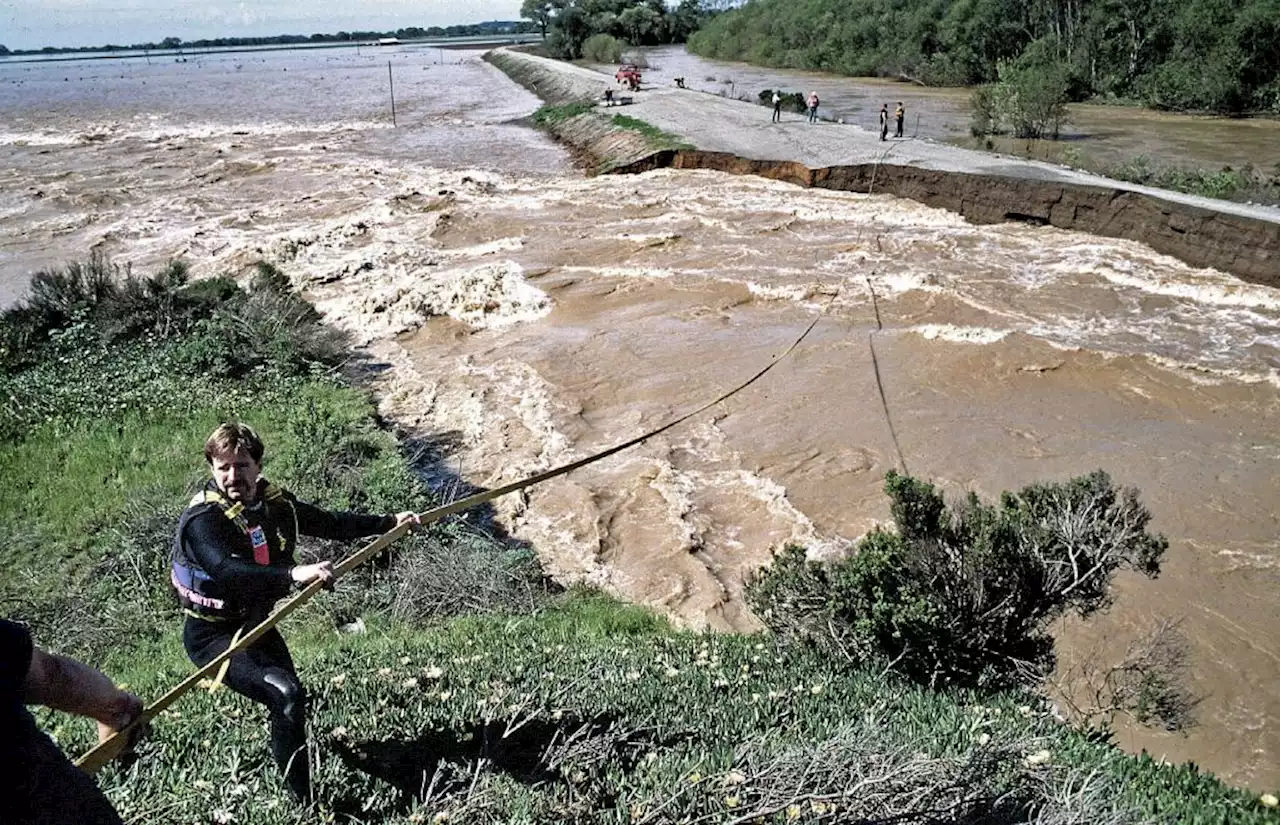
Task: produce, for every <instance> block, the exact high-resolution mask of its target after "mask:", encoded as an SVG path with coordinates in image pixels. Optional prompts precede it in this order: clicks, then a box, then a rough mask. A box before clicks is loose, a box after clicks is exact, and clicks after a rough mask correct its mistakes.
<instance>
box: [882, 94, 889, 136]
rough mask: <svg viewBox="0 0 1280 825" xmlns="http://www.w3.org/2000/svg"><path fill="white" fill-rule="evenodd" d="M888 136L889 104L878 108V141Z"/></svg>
mask: <svg viewBox="0 0 1280 825" xmlns="http://www.w3.org/2000/svg"><path fill="white" fill-rule="evenodd" d="M888 136H889V104H888V103H886V104H884V105H883V106H881V107H880V139H881V140H884V139H885V138H887V137H888Z"/></svg>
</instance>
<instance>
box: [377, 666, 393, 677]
mask: <svg viewBox="0 0 1280 825" xmlns="http://www.w3.org/2000/svg"><path fill="white" fill-rule="evenodd" d="M378 675H379V676H381V677H382V678H384V679H385V678H387V677H388V676H390V675H391V668H389V667H381V668H378Z"/></svg>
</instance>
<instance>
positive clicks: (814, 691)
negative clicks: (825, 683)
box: [809, 685, 823, 696]
mask: <svg viewBox="0 0 1280 825" xmlns="http://www.w3.org/2000/svg"><path fill="white" fill-rule="evenodd" d="M822 691H823V687H822V685H814V686H813V687H811V688H809V692H810V693H812V694H813V695H814V696H817V695H818V694H819V693H822Z"/></svg>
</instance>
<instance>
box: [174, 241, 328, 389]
mask: <svg viewBox="0 0 1280 825" xmlns="http://www.w3.org/2000/svg"><path fill="white" fill-rule="evenodd" d="M213 289H216V287H215V288H213ZM175 354H176V357H177V360H178V362H179V363H180V364H181V365H182V366H183V368H184V369H186V370H187V371H190V372H195V373H200V372H204V373H209V374H212V375H217V376H222V377H232V378H234V377H241V376H244V375H246V374H248V373H249V372H251V371H253V370H255V369H263V368H267V369H270V370H273V371H275V372H277V373H279V374H283V375H305V374H307V373H308V372H310V371H311V370H312V369H313V368H314V367H317V366H318V367H332V366H336V365H338V364H340V363H342V362H343V361H344V360H345V359H346V358H347V339H346V337H345V336H344V335H343V334H342V333H341V332H339V331H338V330H336V329H334V328H332V327H328V326H325V325H324V324H322V323H321V318H320V314H319V313H318V312H316V310H315V308H314V307H313V306H311V304H309V303H307V302H306V301H305V300H303V299H302V298H301V297H299V296H298V295H297V293H295V292H293V290H292V289H291V288H290V286H289V283H288V280H287V279H286V278H285V277H284V275H283V274H282V273H281V272H280V271H279V269H277V268H276V267H275V266H273V265H271V264H268V263H265V262H262V263H259V264H258V271H257V274H256V275H255V277H254V279H253V280H252V282H251V283H250V286H249V289H248V291H247V292H240V291H237V292H235V293H232V294H231V295H230V296H229V297H228V298H225V299H224V300H222V301H221V302H220V303H219V304H218V306H217V308H216V309H214V310H213V312H212V313H211V314H210V315H209V316H208V317H204V318H200V319H199V320H198V321H197V322H196V323H195V324H194V326H193V328H192V330H191V334H190V335H188V336H187V337H186V338H185V340H184V341H183V342H182V343H181V344H180V345H179V346H178V348H177V350H176V353H175Z"/></svg>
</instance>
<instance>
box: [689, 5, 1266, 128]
mask: <svg viewBox="0 0 1280 825" xmlns="http://www.w3.org/2000/svg"><path fill="white" fill-rule="evenodd" d="M689 48H690V50H691V51H693V52H694V53H696V54H699V55H702V56H704V57H711V58H719V59H724V60H743V61H747V62H750V63H756V64H761V65H765V66H781V67H788V68H796V69H807V70H815V71H826V72H836V73H839V74H846V75H879V76H890V77H901V78H903V79H908V80H913V81H918V82H921V83H924V84H927V85H953V86H954V85H971V84H979V83H989V82H993V81H996V80H998V79H999V78H1000V76H1001V67H1002V66H1012V65H1013V64H1014V63H1017V64H1018V69H1019V70H1028V69H1030V70H1033V71H1039V70H1045V71H1051V72H1052V73H1054V74H1055V76H1058V77H1060V78H1061V79H1062V80H1063V81H1064V82H1065V88H1066V94H1067V96H1068V97H1069V98H1070V99H1073V100H1082V99H1087V98H1091V97H1102V98H1117V99H1128V100H1140V101H1142V102H1144V103H1146V104H1148V105H1150V106H1153V107H1156V108H1161V109H1171V110H1179V111H1186V110H1203V111H1215V112H1221V113H1244V112H1280V0H949V1H948V0H750V2H747V3H746V4H745V5H742V6H741V7H740V8H736V9H732V10H729V11H726V12H724V13H722V14H718V15H716V16H714V17H712V18H709V19H708V20H707V21H706V23H705V25H704V26H703V27H702V28H701V29H700V30H699V31H698V32H697V33H696V34H694V35H693V36H692V37H691V38H690V39H689ZM1008 71H1009V69H1006V70H1005V72H1006V73H1007V72H1008Z"/></svg>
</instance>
